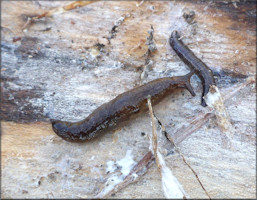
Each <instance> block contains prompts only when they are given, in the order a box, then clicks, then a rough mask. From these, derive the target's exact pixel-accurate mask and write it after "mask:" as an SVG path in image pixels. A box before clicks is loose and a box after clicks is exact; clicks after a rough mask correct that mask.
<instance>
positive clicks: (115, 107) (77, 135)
mask: <svg viewBox="0 0 257 200" xmlns="http://www.w3.org/2000/svg"><path fill="white" fill-rule="evenodd" d="M194 73H195V71H194V70H192V71H191V72H190V73H188V74H187V75H185V76H175V77H167V78H160V79H155V80H153V81H151V82H149V83H147V84H144V85H142V86H139V87H136V88H134V89H132V90H129V91H127V92H125V93H122V94H120V95H118V96H117V97H116V98H114V99H113V100H111V101H110V102H108V103H105V104H103V105H101V106H100V107H98V108H97V109H96V110H94V111H93V112H92V113H91V114H90V115H89V116H88V117H87V118H86V119H84V120H82V121H79V122H75V123H72V122H66V121H59V120H51V122H52V127H53V130H54V131H55V133H56V134H57V135H58V136H60V137H62V138H63V139H65V140H68V141H74V142H83V141H85V140H90V139H92V138H94V137H95V136H97V135H99V134H101V133H103V132H104V131H105V130H107V129H108V128H111V127H114V126H115V125H116V124H118V123H119V122H122V121H124V120H126V119H128V118H129V117H130V116H131V115H133V114H134V113H137V112H139V111H141V110H145V109H147V98H148V96H149V95H150V96H151V100H152V104H153V105H154V104H157V103H159V102H160V101H161V100H162V99H163V98H164V97H165V96H167V95H168V94H170V93H172V92H173V91H174V90H175V89H176V88H186V89H187V90H188V91H189V92H190V93H191V95H192V96H195V93H194V91H193V88H192V86H191V84H190V78H191V76H192V75H193V74H194Z"/></svg>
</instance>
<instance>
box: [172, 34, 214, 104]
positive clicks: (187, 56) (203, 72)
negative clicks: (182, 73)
mask: <svg viewBox="0 0 257 200" xmlns="http://www.w3.org/2000/svg"><path fill="white" fill-rule="evenodd" d="M179 38H180V36H179V34H178V32H177V31H173V32H172V33H171V36H170V45H171V47H172V48H173V49H174V51H175V52H176V53H177V55H178V56H179V57H180V59H181V60H183V61H184V63H186V64H187V65H188V66H189V67H190V68H191V69H194V70H195V72H196V74H197V76H198V77H199V78H200V79H201V81H202V83H203V94H202V103H201V105H202V106H204V107H205V106H207V104H206V102H205V100H204V99H203V97H204V95H206V94H207V93H208V92H209V89H210V86H211V85H215V80H214V77H213V74H212V71H211V70H210V68H209V67H208V66H207V65H206V64H204V63H203V62H202V61H201V60H200V59H199V58H197V57H196V56H195V54H194V53H193V52H192V51H191V50H190V49H189V48H188V47H187V46H186V45H185V44H184V43H183V42H182V41H181V40H180V39H179Z"/></svg>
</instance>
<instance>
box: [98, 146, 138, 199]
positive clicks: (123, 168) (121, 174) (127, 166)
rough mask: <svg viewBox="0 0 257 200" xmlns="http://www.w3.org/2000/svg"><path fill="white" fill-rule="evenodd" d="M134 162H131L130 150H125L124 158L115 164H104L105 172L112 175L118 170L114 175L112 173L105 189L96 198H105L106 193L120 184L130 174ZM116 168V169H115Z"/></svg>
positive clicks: (111, 162) (109, 162) (112, 162)
mask: <svg viewBox="0 0 257 200" xmlns="http://www.w3.org/2000/svg"><path fill="white" fill-rule="evenodd" d="M135 164H136V162H135V161H134V160H133V155H132V151H131V150H127V152H126V156H125V157H124V158H122V159H120V160H118V161H116V162H114V161H108V162H107V163H106V165H107V169H106V172H108V173H113V172H115V171H117V169H119V171H117V172H116V173H113V174H112V175H111V176H110V177H109V178H108V180H107V181H106V184H105V185H106V186H105V188H104V189H103V190H102V191H101V192H100V193H99V194H98V195H97V196H96V198H101V197H103V196H105V195H106V194H107V193H108V192H110V191H111V190H113V189H114V187H115V186H116V185H118V184H119V183H121V182H122V181H123V180H124V179H125V177H126V176H127V175H128V174H129V173H130V171H131V169H132V168H133V167H134V166H135ZM117 167H118V168H117Z"/></svg>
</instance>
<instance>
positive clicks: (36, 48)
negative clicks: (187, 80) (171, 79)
mask: <svg viewBox="0 0 257 200" xmlns="http://www.w3.org/2000/svg"><path fill="white" fill-rule="evenodd" d="M1 3H2V10H1V14H2V19H1V20H2V21H1V22H2V23H1V26H2V27H1V31H2V38H1V49H2V52H1V53H2V63H1V67H2V68H1V90H2V91H1V120H2V121H1V131H2V135H1V140H2V141H1V142H2V143H1V144H2V152H1V156H2V162H1V167H2V170H1V171H2V174H1V178H2V185H1V187H2V188H1V197H2V198H34V197H42V198H47V197H48V198H79V197H88V198H90V197H93V196H95V195H96V194H97V193H99V192H100V191H101V189H102V188H103V187H104V184H105V182H106V180H107V178H108V177H109V176H110V174H106V163H107V161H109V160H113V161H115V160H119V159H121V158H122V157H124V156H125V154H126V152H127V150H132V154H133V155H134V160H135V161H139V160H140V158H141V157H142V156H143V155H144V154H145V153H146V152H147V151H148V146H149V142H148V139H147V137H146V136H144V135H143V134H141V133H142V132H144V133H147V134H149V133H151V123H150V117H149V115H148V113H145V114H140V115H139V116H137V118H136V119H133V120H130V121H128V122H126V123H125V125H124V126H121V127H119V128H117V129H116V130H114V131H112V132H109V133H106V134H105V135H104V136H102V137H99V138H97V139H95V140H93V141H92V142H85V143H83V144H76V143H68V142H66V141H63V140H62V139H61V138H59V137H58V136H56V135H55V133H54V132H53V131H52V129H51V125H50V123H49V121H48V119H49V117H50V118H55V119H63V120H71V121H76V120H80V119H83V118H85V117H86V116H87V115H88V114H89V113H90V112H91V111H92V110H94V109H95V108H96V107H97V106H99V105H101V104H102V103H104V102H107V101H109V100H111V99H112V98H114V97H115V96H116V95H118V94H120V93H122V92H124V91H126V90H128V89H131V88H133V87H135V86H136V85H139V84H140V82H141V81H140V76H141V73H142V68H143V66H144V65H145V53H146V52H147V48H148V46H147V45H146V44H145V43H146V39H147V37H148V32H147V31H148V30H149V29H150V25H152V26H153V28H154V30H155V32H154V42H155V43H156V46H157V52H155V53H154V55H153V56H152V57H150V58H149V59H151V60H152V62H153V65H152V70H150V71H149V72H148V73H147V74H148V76H147V77H145V78H144V79H143V81H142V82H147V81H149V80H152V79H155V78H159V77H164V76H175V75H183V74H186V72H187V71H188V67H187V66H186V65H185V64H184V63H183V62H182V61H181V60H180V59H179V58H178V57H177V56H176V55H175V53H174V51H172V50H171V47H170V46H169V44H168V38H169V36H170V33H171V31H172V30H174V29H176V30H178V31H179V32H181V33H182V35H183V36H184V38H183V41H184V42H185V43H186V44H188V46H189V47H190V48H191V49H192V50H193V51H194V52H195V54H196V55H197V56H198V57H200V58H201V59H202V60H203V61H204V62H206V64H207V65H208V66H209V67H210V68H211V69H212V70H213V71H214V72H215V79H216V81H217V86H218V87H219V88H220V90H221V92H223V94H226V93H227V91H232V90H236V89H237V88H238V87H240V85H241V84H243V83H244V82H245V81H246V80H247V78H249V77H251V76H255V74H256V31H255V29H256V20H255V18H256V8H255V3H254V2H252V1H240V2H238V1H233V3H232V2H230V3H228V2H227V1H222V2H220V3H213V2H212V1H205V2H202V1H194V2H193V1H192V2H182V1H171V2H167V1H165V2H161V1H158V2H157V1H156V2H148V1H146V2H144V3H143V4H142V5H140V6H137V5H138V4H139V3H140V2H126V1H118V2H112V1H106V2H95V3H93V4H90V5H88V6H86V7H82V8H77V9H75V10H71V11H68V12H65V13H61V14H58V15H54V16H53V17H49V18H42V19H40V20H38V21H37V22H35V23H33V24H32V25H31V26H30V27H28V28H27V30H25V31H22V26H23V25H24V24H25V23H26V17H27V16H36V15H38V14H41V13H43V12H44V11H48V10H50V9H52V8H55V7H59V6H62V5H65V4H67V3H68V2H48V1H46V2H40V1H24V2H22V1H15V2H7V1H4V2H1ZM189 11H194V12H195V23H188V22H186V21H185V18H184V17H183V13H188V12H189ZM121 17H125V20H124V21H123V22H122V23H121V24H120V25H119V26H118V27H117V28H116V32H115V33H110V32H111V30H112V28H113V26H114V24H115V22H117V20H118V19H120V18H121ZM18 37H21V40H18V41H16V42H14V41H13V38H18ZM107 38H109V40H110V43H109V42H108V39H107ZM110 38H111V39H110ZM99 49H100V51H99ZM192 84H193V86H194V88H195V91H196V92H197V96H196V97H191V96H190V94H189V93H188V92H187V91H185V90H180V91H177V92H176V93H174V94H172V95H170V96H169V97H167V98H166V99H165V100H164V101H162V103H160V104H158V105H157V106H155V107H154V110H155V112H156V114H157V116H158V117H159V118H160V120H161V121H162V123H163V124H164V125H165V126H166V129H167V131H168V132H169V133H170V134H174V133H175V132H176V130H178V129H179V128H181V127H183V126H185V127H186V126H188V125H189V122H190V121H191V120H192V119H193V118H194V117H197V115H198V114H199V113H200V112H202V111H205V108H203V107H201V106H200V96H201V83H200V81H199V79H198V78H197V77H196V76H193V78H192ZM255 101H256V91H255V82H254V84H248V85H247V86H245V87H243V88H242V89H241V90H240V91H238V92H236V93H235V95H234V96H233V98H230V99H228V100H227V101H226V106H227V109H228V112H229V114H230V116H231V122H232V125H233V128H234V129H235V132H234V142H235V144H236V146H235V149H234V150H228V149H225V148H224V147H223V146H222V145H221V139H220V134H221V133H220V130H219V129H218V127H217V126H216V124H215V118H213V117H212V118H211V119H210V120H208V122H207V123H205V124H204V125H203V126H202V127H201V128H200V129H198V130H197V131H195V132H193V133H192V135H190V136H188V137H187V138H186V139H184V141H182V142H181V143H179V147H180V149H181V151H182V153H183V154H184V156H185V157H186V159H187V160H188V162H189V163H190V164H191V165H192V167H193V168H194V169H195V170H196V172H197V173H198V176H199V178H200V179H201V180H202V182H203V184H204V185H205V187H206V189H207V191H208V193H209V194H210V196H211V197H212V198H255V197H256V193H255V191H256V186H255V183H256V177H255V170H256V166H255V164H256V158H255V156H256V149H255V142H256V135H255V134H256V115H255V110H256V105H255ZM181 134H183V132H182V133H181ZM166 161H167V162H168V163H169V167H170V168H171V169H172V171H173V173H174V175H175V176H176V177H177V178H178V180H179V181H180V183H181V184H182V186H183V188H184V189H185V191H186V192H187V193H188V195H189V196H190V197H191V198H206V196H205V194H204V192H203V191H202V189H201V187H200V186H199V184H198V183H197V181H196V179H195V177H194V176H193V174H192V173H191V171H190V170H189V169H188V167H187V166H186V165H185V164H184V163H183V161H182V159H181V158H180V157H179V156H178V155H177V154H176V153H175V154H172V155H170V156H168V157H166ZM114 197H117V198H125V197H126V198H142V197H145V198H160V197H163V192H162V189H161V179H160V176H159V174H158V171H157V168H156V166H155V165H154V166H153V167H152V168H150V169H149V171H148V172H147V173H146V174H145V175H144V176H143V177H142V178H141V179H139V181H138V182H137V183H135V184H131V185H129V186H128V187H126V188H124V189H123V190H121V191H120V192H118V193H116V195H115V196H114Z"/></svg>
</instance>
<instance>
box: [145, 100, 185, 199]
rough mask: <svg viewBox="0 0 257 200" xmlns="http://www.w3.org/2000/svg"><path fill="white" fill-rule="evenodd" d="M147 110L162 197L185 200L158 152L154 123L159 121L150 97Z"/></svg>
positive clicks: (178, 185)
mask: <svg viewBox="0 0 257 200" xmlns="http://www.w3.org/2000/svg"><path fill="white" fill-rule="evenodd" d="M147 103H148V108H149V111H150V116H151V120H152V137H150V142H152V150H153V151H154V156H155V160H156V164H157V167H158V170H159V172H160V175H161V178H162V187H163V191H164V195H165V197H166V198H182V197H183V199H186V195H185V191H184V189H183V188H182V186H181V185H180V183H179V182H178V181H177V179H176V177H175V176H174V175H173V174H172V172H171V170H170V169H169V168H168V167H167V165H166V163H165V160H164V158H163V156H162V155H161V153H160V152H159V150H158V137H157V133H156V127H155V123H156V122H155V121H156V120H157V122H158V121H159V120H158V118H156V116H155V115H154V112H153V108H152V103H151V97H150V96H149V97H148V98H147Z"/></svg>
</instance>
